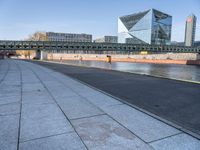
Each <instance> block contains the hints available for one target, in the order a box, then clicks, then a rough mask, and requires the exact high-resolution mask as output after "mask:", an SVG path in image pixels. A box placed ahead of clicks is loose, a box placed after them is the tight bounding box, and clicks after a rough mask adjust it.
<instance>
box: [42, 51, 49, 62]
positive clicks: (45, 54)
mask: <svg viewBox="0 0 200 150" xmlns="http://www.w3.org/2000/svg"><path fill="white" fill-rule="evenodd" d="M47 55H48V53H47V52H45V51H41V55H40V60H47Z"/></svg>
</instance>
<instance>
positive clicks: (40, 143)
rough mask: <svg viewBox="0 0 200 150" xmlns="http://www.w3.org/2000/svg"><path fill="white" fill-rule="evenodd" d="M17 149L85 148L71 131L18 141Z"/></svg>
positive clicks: (62, 149)
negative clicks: (18, 146)
mask: <svg viewBox="0 0 200 150" xmlns="http://www.w3.org/2000/svg"><path fill="white" fill-rule="evenodd" d="M19 150H86V148H85V146H84V144H83V143H82V142H81V140H80V138H79V137H78V136H77V135H76V134H75V133H74V132H73V133H67V134H62V135H57V136H51V137H47V138H41V139H36V140H32V141H27V142H23V143H20V148H19Z"/></svg>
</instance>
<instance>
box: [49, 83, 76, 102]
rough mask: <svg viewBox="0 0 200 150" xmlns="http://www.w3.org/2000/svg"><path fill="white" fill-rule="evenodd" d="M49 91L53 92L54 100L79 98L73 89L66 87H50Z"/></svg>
mask: <svg viewBox="0 0 200 150" xmlns="http://www.w3.org/2000/svg"><path fill="white" fill-rule="evenodd" d="M47 88H48V90H49V91H50V92H51V94H52V95H53V96H54V98H56V99H59V98H63V97H72V96H78V95H77V94H76V93H75V92H74V91H72V90H71V89H69V88H67V87H65V86H63V85H62V86H54V87H53V86H48V87H47Z"/></svg>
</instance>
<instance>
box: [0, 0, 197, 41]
mask: <svg viewBox="0 0 200 150" xmlns="http://www.w3.org/2000/svg"><path fill="white" fill-rule="evenodd" d="M150 8H155V9H157V10H160V11H162V12H165V13H167V14H169V15H171V16H172V17H173V18H172V20H173V21H172V39H171V40H172V41H179V42H181V41H184V32H185V20H186V18H187V16H188V15H190V14H191V13H193V14H195V15H196V16H197V30H196V40H200V0H56V1H55V0H0V40H23V39H25V38H27V37H28V36H29V35H31V34H33V33H34V32H36V31H46V32H48V31H51V32H65V33H88V34H92V35H93V39H95V38H99V37H103V36H104V35H117V19H118V17H119V16H123V15H128V14H132V13H137V12H141V11H144V10H148V9H150Z"/></svg>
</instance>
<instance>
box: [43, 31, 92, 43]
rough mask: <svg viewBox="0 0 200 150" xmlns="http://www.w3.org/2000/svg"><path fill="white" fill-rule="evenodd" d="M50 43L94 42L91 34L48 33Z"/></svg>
mask: <svg viewBox="0 0 200 150" xmlns="http://www.w3.org/2000/svg"><path fill="white" fill-rule="evenodd" d="M46 36H47V40H48V41H65V42H92V35H90V34H73V33H55V32H47V33H46Z"/></svg>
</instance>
